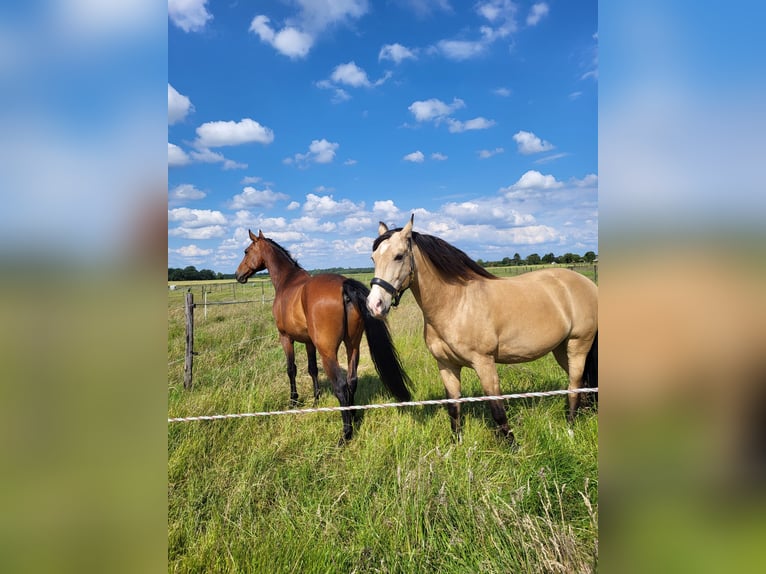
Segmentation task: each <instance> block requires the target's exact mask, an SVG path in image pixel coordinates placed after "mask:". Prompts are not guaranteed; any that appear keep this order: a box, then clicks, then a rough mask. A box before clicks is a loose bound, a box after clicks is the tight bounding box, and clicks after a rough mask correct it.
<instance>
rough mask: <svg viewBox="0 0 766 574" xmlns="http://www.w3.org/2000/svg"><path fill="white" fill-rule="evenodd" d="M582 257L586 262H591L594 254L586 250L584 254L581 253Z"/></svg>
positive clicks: (594, 258)
mask: <svg viewBox="0 0 766 574" xmlns="http://www.w3.org/2000/svg"><path fill="white" fill-rule="evenodd" d="M583 259H585V261H587V262H588V263H593V262H594V261H595V260H596V254H595V253H593V251H586V252H585V255H583Z"/></svg>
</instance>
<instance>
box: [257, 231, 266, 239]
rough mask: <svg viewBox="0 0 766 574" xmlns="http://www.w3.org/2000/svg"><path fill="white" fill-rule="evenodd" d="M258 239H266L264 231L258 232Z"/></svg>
mask: <svg viewBox="0 0 766 574" xmlns="http://www.w3.org/2000/svg"><path fill="white" fill-rule="evenodd" d="M258 239H265V237H263V231H261V230H260V229H259V230H258Z"/></svg>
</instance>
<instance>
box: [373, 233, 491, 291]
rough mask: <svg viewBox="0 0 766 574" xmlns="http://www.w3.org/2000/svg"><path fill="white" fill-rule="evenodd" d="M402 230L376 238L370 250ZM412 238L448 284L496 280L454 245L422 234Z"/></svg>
mask: <svg viewBox="0 0 766 574" xmlns="http://www.w3.org/2000/svg"><path fill="white" fill-rule="evenodd" d="M401 230H402V228H401V227H399V228H397V229H391V230H389V231H387V232H385V233H384V234H383V235H380V236H378V237H377V238H376V239H375V241H374V242H373V244H372V250H373V251H375V250H376V249H377V248H378V245H380V244H381V242H383V241H385V240H386V239H388V238H389V237H391V235H392V234H394V233H396V232H398V231H401ZM412 238H413V240H414V241H415V245H417V246H418V249H420V251H421V253H423V255H425V256H426V257H427V258H428V260H429V261H430V262H431V264H432V265H433V266H434V267H435V268H436V270H437V271H438V272H439V274H440V275H441V276H442V279H444V280H445V281H447V282H448V283H456V282H458V281H470V280H472V279H478V278H479V277H483V278H485V279H497V278H498V277H497V276H496V275H493V274H492V273H490V272H489V271H487V270H486V269H484V267H482V266H481V265H479V264H478V263H476V262H475V261H474V260H473V259H471V258H470V257H468V255H466V254H465V252H463V251H461V250H460V249H458V248H457V247H455V246H454V245H450V244H449V243H447V242H446V241H444V240H443V239H439V238H438V237H434V236H433V235H425V234H423V233H417V232H416V231H413V232H412Z"/></svg>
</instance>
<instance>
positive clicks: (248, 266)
mask: <svg viewBox="0 0 766 574" xmlns="http://www.w3.org/2000/svg"><path fill="white" fill-rule="evenodd" d="M247 232H248V234H249V235H250V239H251V241H252V243H251V244H250V245H248V246H247V249H245V256H244V257H243V258H242V261H241V262H240V263H239V266H238V267H237V271H236V272H235V273H234V276H235V277H236V278H237V281H239V282H240V283H247V280H248V279H249V278H250V276H251V275H252V274H253V273H257V272H258V271H263V270H264V269H266V261H265V260H264V258H263V253H262V247H261V246H262V245H263V244H264V243H265V239H266V238H265V237H264V236H263V232H262V231H261V230H258V235H257V236H255V235H253V232H252V231H250V230H249V229H248V230H247Z"/></svg>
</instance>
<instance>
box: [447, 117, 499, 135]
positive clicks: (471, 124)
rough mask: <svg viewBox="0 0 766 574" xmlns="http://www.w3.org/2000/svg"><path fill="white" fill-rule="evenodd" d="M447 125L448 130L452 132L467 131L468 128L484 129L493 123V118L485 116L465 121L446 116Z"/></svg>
mask: <svg viewBox="0 0 766 574" xmlns="http://www.w3.org/2000/svg"><path fill="white" fill-rule="evenodd" d="M447 125H448V126H449V131H450V132H452V133H460V132H467V131H470V130H486V129H488V128H491V127H492V126H494V125H495V120H488V119H487V118H482V117H478V118H474V119H472V120H468V121H465V122H461V121H460V120H456V119H454V118H447Z"/></svg>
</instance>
